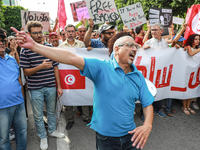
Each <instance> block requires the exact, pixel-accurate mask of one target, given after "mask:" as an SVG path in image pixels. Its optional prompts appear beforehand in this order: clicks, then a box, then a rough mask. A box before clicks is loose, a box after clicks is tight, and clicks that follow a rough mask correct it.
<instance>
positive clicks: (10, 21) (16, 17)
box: [2, 6, 26, 35]
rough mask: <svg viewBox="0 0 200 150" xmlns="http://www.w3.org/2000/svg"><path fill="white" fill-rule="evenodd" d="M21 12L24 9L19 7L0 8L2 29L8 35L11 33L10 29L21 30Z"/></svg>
mask: <svg viewBox="0 0 200 150" xmlns="http://www.w3.org/2000/svg"><path fill="white" fill-rule="evenodd" d="M21 10H26V9H24V8H23V7H21V6H2V12H3V14H4V17H5V20H4V24H5V28H4V29H5V30H6V31H7V32H8V35H10V34H11V32H12V30H11V29H10V27H15V28H16V29H18V30H20V29H21Z"/></svg>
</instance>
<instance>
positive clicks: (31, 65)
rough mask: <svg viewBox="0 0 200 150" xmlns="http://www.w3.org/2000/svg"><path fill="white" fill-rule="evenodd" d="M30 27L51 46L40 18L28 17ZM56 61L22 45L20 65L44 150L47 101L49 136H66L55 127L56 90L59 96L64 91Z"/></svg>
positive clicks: (36, 35)
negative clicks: (29, 18) (44, 113)
mask: <svg viewBox="0 0 200 150" xmlns="http://www.w3.org/2000/svg"><path fill="white" fill-rule="evenodd" d="M27 29H28V32H29V35H30V36H31V37H32V38H33V40H34V41H35V42H37V43H39V44H41V45H46V46H50V47H51V45H47V44H45V43H44V42H43V41H42V37H43V33H42V29H43V26H42V24H41V23H40V22H38V21H29V22H28V23H27ZM57 65H58V63H57V62H55V61H52V60H50V59H47V58H46V57H44V56H42V55H40V54H38V53H36V52H33V51H31V50H30V49H22V51H21V54H20V67H21V68H23V71H24V75H25V76H27V88H28V92H29V96H30V101H31V105H32V110H33V116H34V119H35V125H36V129H37V134H38V136H39V138H40V148H41V149H42V150H44V149H45V150H46V149H47V148H48V143H47V132H46V129H45V125H44V121H43V109H44V102H45V104H46V108H47V117H48V133H49V136H53V137H57V138H62V137H64V134H62V133H59V132H57V131H56V114H55V108H56V92H57V95H58V96H59V97H60V96H62V93H63V91H62V88H61V84H60V76H59V71H58V67H57ZM56 84H57V87H56Z"/></svg>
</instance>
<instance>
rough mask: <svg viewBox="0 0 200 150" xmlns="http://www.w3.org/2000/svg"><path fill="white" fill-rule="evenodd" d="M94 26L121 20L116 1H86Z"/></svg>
mask: <svg viewBox="0 0 200 150" xmlns="http://www.w3.org/2000/svg"><path fill="white" fill-rule="evenodd" d="M85 2H86V6H87V8H88V12H89V15H90V18H92V20H93V22H94V24H100V23H105V22H115V21H117V20H120V16H119V14H118V11H117V8H116V5H115V1H114V0H109V1H108V0H101V1H100V0H85Z"/></svg>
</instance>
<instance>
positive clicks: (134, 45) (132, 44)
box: [118, 42, 140, 50]
mask: <svg viewBox="0 0 200 150" xmlns="http://www.w3.org/2000/svg"><path fill="white" fill-rule="evenodd" d="M124 45H125V46H128V47H129V48H134V47H135V48H136V49H137V50H138V49H139V48H140V47H139V46H138V45H136V44H134V43H131V42H127V43H123V44H120V45H118V47H121V46H124Z"/></svg>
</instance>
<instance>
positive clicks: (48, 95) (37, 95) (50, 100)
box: [29, 87, 56, 139]
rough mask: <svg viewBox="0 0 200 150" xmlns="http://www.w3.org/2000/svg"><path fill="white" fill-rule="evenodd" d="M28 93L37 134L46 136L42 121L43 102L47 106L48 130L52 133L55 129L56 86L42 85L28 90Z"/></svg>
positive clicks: (42, 136) (41, 136)
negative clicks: (36, 88)
mask: <svg viewBox="0 0 200 150" xmlns="http://www.w3.org/2000/svg"><path fill="white" fill-rule="evenodd" d="M29 95H30V101H31V105H32V110H33V116H34V119H35V126H36V129H37V133H38V136H39V137H40V138H41V139H42V138H47V132H46V129H45V126H44V121H43V109H44V102H45V103H46V108H47V118H48V119H47V120H48V132H49V133H52V132H54V131H55V130H56V114H55V108H56V88H55V87H43V88H41V89H38V90H30V91H29Z"/></svg>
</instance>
